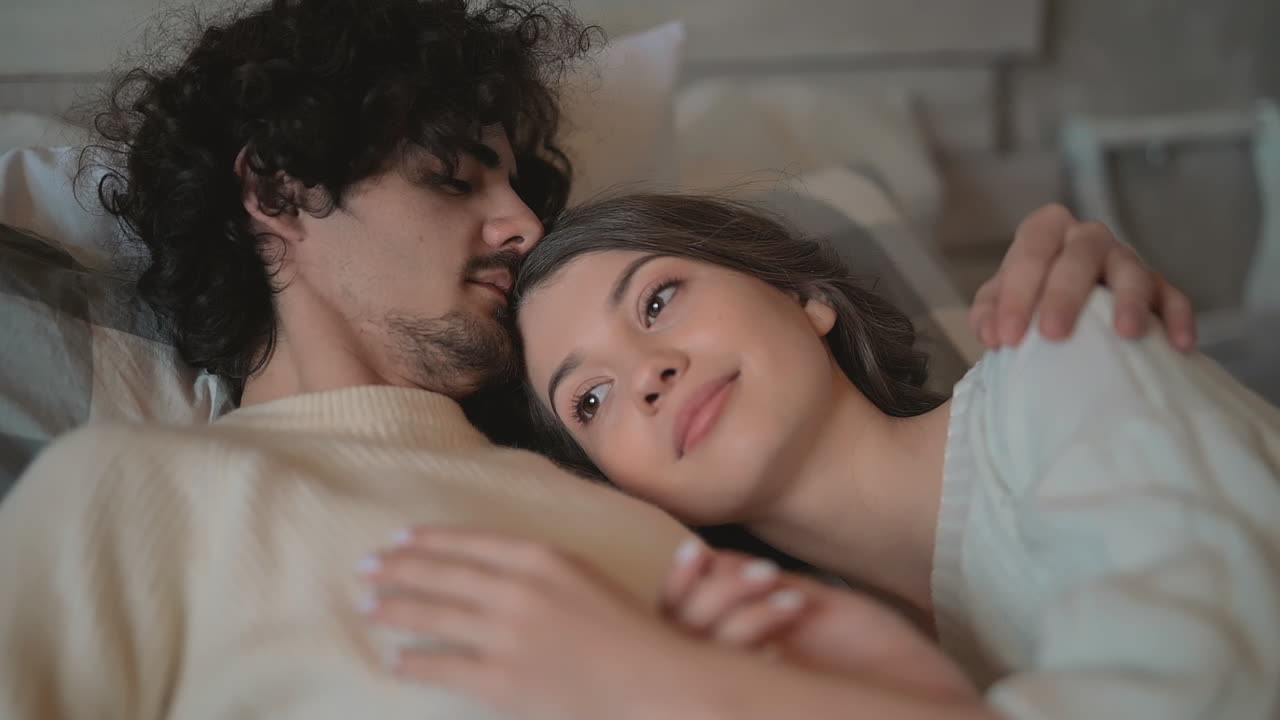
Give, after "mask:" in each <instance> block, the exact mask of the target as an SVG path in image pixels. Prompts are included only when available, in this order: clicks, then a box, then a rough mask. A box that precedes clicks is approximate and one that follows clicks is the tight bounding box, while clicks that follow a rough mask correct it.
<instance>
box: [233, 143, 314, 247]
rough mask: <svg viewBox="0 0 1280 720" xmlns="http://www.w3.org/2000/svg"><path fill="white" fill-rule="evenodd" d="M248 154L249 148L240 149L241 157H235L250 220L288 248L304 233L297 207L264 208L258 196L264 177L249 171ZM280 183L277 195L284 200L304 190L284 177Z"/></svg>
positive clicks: (278, 179) (281, 177) (292, 180)
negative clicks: (279, 239) (287, 245)
mask: <svg viewBox="0 0 1280 720" xmlns="http://www.w3.org/2000/svg"><path fill="white" fill-rule="evenodd" d="M247 150H248V148H241V150H240V153H239V154H238V155H236V161H235V173H236V176H237V177H239V178H240V201H241V202H242V203H243V204H244V209H245V210H246V211H248V213H249V218H250V219H251V220H252V222H253V223H254V224H255V225H257V226H258V227H259V228H261V229H262V230H265V231H266V232H267V233H268V234H270V235H274V236H276V237H279V238H281V239H282V240H284V241H285V242H286V243H287V244H293V243H296V242H300V241H301V240H302V239H303V237H304V235H305V232H304V229H303V225H302V219H301V217H300V216H299V213H298V205H297V203H296V202H289V203H287V204H284V206H283V207H282V208H280V209H276V210H268V209H266V208H264V207H262V203H261V201H260V200H259V194H258V189H259V187H260V186H261V183H262V177H261V176H260V175H258V174H257V173H255V172H253V170H251V169H250V168H249V161H248V159H247V157H246V151H247ZM277 181H278V182H279V183H280V186H279V188H278V190H277V192H278V193H279V194H280V195H281V196H282V197H283V198H284V199H293V198H298V197H299V196H298V194H297V191H298V190H300V189H301V188H300V187H299V186H298V182H297V181H296V180H294V179H293V178H291V177H289V176H287V175H284V174H283V173H281V174H280V176H279V177H278V178H277Z"/></svg>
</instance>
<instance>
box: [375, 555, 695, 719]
mask: <svg viewBox="0 0 1280 720" xmlns="http://www.w3.org/2000/svg"><path fill="white" fill-rule="evenodd" d="M363 569H364V572H365V573H366V575H367V577H368V579H369V580H370V581H371V582H372V583H373V585H374V588H375V592H374V593H373V594H371V595H370V596H369V598H368V601H367V602H366V603H365V605H364V607H363V610H364V611H365V612H366V613H367V615H368V617H369V618H370V619H371V620H373V621H374V622H376V623H379V624H382V625H385V626H389V627H392V628H396V629H398V630H402V631H407V632H409V633H413V634H416V635H421V636H423V637H424V639H425V638H430V640H431V641H432V642H436V643H439V647H436V648H433V649H429V650H427V649H422V648H416V649H415V648H406V649H404V650H403V651H402V652H401V653H400V654H399V655H398V657H397V658H396V660H395V662H394V670H395V671H396V672H397V673H399V674H400V675H402V676H403V677H406V678H409V679H412V680H415V681H418V682H422V683H424V684H429V685H436V686H443V687H448V688H451V689H454V690H457V691H459V692H461V693H463V694H466V695H468V696H471V697H473V698H475V699H478V700H480V701H482V702H485V703H486V704H488V705H490V706H491V707H493V708H494V709H496V710H498V711H500V712H504V713H509V714H512V715H515V716H520V717H527V718H538V719H542V718H547V719H550V718H556V719H557V720H599V719H600V718H628V717H636V718H654V717H680V716H681V712H682V711H681V710H680V709H678V708H679V707H680V705H679V703H680V702H682V701H683V700H684V698H685V696H684V695H683V694H682V693H683V691H684V689H685V688H687V687H689V686H690V683H691V678H692V676H693V674H694V673H693V672H692V671H691V670H690V669H689V668H690V667H691V666H696V665H714V663H707V662H706V661H705V660H703V659H702V657H703V655H705V654H706V653H707V652H708V651H712V652H715V649H714V648H712V647H711V646H709V645H706V644H705V643H699V642H695V641H693V640H692V639H691V638H689V637H687V636H686V635H684V634H682V633H681V632H679V631H678V630H677V629H676V628H674V627H673V626H672V625H671V624H670V623H667V622H665V621H663V620H662V619H661V618H659V617H658V615H657V614H656V613H654V612H652V611H651V610H649V609H647V608H645V607H644V606H643V605H642V604H641V603H639V602H638V601H636V600H635V599H634V598H632V597H630V596H629V595H628V594H627V593H626V592H625V591H624V590H622V589H620V588H618V587H617V586H615V584H613V583H612V582H609V581H608V579H607V578H604V577H602V576H600V575H599V574H598V573H596V572H594V571H593V570H592V569H591V568H589V567H587V566H586V565H585V564H584V563H581V562H579V561H577V560H576V559H574V558H572V557H570V556H568V555H566V554H564V553H561V552H558V551H556V550H553V549H551V548H549V547H547V546H545V545H541V544H537V543H533V542H528V541H524V540H517V539H511V538H507V537H501V536H496V535H490V534H487V533H479V532H466V531H458V530H420V531H414V532H411V533H409V534H408V535H407V536H406V537H405V538H404V539H403V542H400V543H399V544H398V546H397V547H395V548H393V549H391V550H388V551H387V552H384V553H381V554H379V555H376V556H372V557H370V558H369V559H368V560H367V561H366V563H365V567H364V568H363Z"/></svg>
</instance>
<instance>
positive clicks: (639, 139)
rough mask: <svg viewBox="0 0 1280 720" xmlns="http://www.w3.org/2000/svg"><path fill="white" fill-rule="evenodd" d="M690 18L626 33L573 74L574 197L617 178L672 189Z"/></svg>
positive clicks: (566, 132) (567, 110)
mask: <svg viewBox="0 0 1280 720" xmlns="http://www.w3.org/2000/svg"><path fill="white" fill-rule="evenodd" d="M684 41H685V31H684V25H683V24H681V23H678V22H673V23H667V24H666V25H661V26H659V27H656V28H654V29H652V30H649V31H646V32H641V33H637V34H634V35H627V36H625V37H621V38H618V39H617V40H615V41H613V42H611V43H610V44H609V45H607V46H606V47H605V48H604V49H603V50H602V51H601V52H600V53H599V54H598V55H597V56H596V57H594V58H592V59H591V61H589V62H587V63H586V64H584V65H583V66H582V67H580V68H579V69H578V71H577V72H575V73H573V74H572V75H571V76H570V77H569V78H568V79H567V81H566V83H565V86H564V89H563V92H562V93H561V98H560V100H561V106H562V108H563V109H564V125H565V126H564V129H563V131H562V133H561V137H560V140H561V144H562V147H563V148H564V150H565V153H566V154H567V155H568V156H569V159H570V160H572V161H573V164H574V168H573V169H574V181H573V190H572V192H571V194H570V198H569V202H570V204H576V203H578V202H581V201H582V200H585V199H587V198H590V197H592V196H593V195H596V194H598V193H599V192H601V191H602V190H605V189H607V188H610V187H613V186H615V185H633V186H634V185H640V184H644V185H647V186H649V187H651V188H653V189H672V188H673V187H674V186H675V182H676V143H675V127H674V103H675V84H676V81H677V79H678V78H679V75H680V66H681V62H682V59H683V55H684Z"/></svg>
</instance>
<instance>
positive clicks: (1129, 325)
mask: <svg viewBox="0 0 1280 720" xmlns="http://www.w3.org/2000/svg"><path fill="white" fill-rule="evenodd" d="M1098 282H1102V283H1103V284H1105V285H1106V286H1107V287H1109V288H1111V291H1112V293H1114V295H1115V300H1116V302H1115V307H1116V314H1115V327H1116V331H1117V332H1119V333H1120V335H1122V336H1124V337H1128V338H1134V337H1139V336H1141V335H1142V333H1143V332H1145V331H1146V328H1147V321H1148V316H1149V314H1150V313H1152V312H1154V313H1155V314H1156V316H1157V317H1159V318H1160V319H1161V320H1163V321H1164V326H1165V333H1166V335H1168V338H1169V342H1170V343H1172V344H1173V346H1174V347H1176V348H1178V349H1179V350H1182V351H1184V352H1189V351H1191V350H1194V349H1195V344H1196V327H1195V316H1194V313H1193V312H1192V308H1191V301H1190V300H1189V299H1187V296H1186V295H1184V294H1183V293H1182V291H1180V290H1178V289H1177V288H1175V287H1174V286H1172V285H1170V284H1169V282H1168V281H1167V280H1165V279H1164V276H1162V275H1161V274H1160V273H1158V272H1156V271H1155V270H1152V269H1151V268H1150V267H1148V266H1147V265H1146V263H1144V262H1143V261H1142V259H1141V258H1140V257H1138V254H1137V253H1136V252H1134V250H1133V248H1131V247H1129V246H1128V245H1124V244H1121V243H1120V242H1119V241H1118V240H1116V237H1115V235H1114V234H1112V232H1111V231H1110V230H1109V229H1107V226H1106V225H1103V224H1101V223H1096V222H1081V221H1080V220H1077V219H1076V217H1075V216H1074V215H1072V214H1071V212H1070V211H1068V210H1067V209H1066V208H1064V207H1062V206H1061V205H1047V206H1045V207H1043V208H1040V209H1039V210H1037V211H1035V212H1033V213H1031V214H1030V215H1028V216H1027V218H1026V219H1025V220H1023V221H1022V224H1021V225H1019V226H1018V230H1017V233H1016V234H1015V236H1014V239H1013V245H1012V246H1010V248H1009V252H1008V253H1006V254H1005V256H1004V261H1003V262H1002V263H1001V264H1000V270H999V271H998V272H996V275H995V277H993V278H991V279H990V280H988V281H987V282H986V283H984V284H983V285H982V287H981V288H979V289H978V292H977V294H976V295H975V296H974V300H973V309H972V310H971V311H970V313H969V324H970V326H971V327H972V328H973V330H974V332H975V333H977V335H978V337H979V338H981V340H982V342H983V344H984V345H986V346H987V347H988V348H993V349H994V348H999V347H1003V346H1007V345H1016V344H1018V343H1019V342H1021V341H1022V338H1023V336H1024V335H1026V332H1027V328H1028V327H1029V326H1030V323H1031V316H1032V314H1033V313H1034V312H1035V311H1036V310H1037V309H1038V310H1039V312H1040V332H1041V334H1043V335H1044V336H1045V337H1047V338H1050V339H1054V340H1061V339H1065V338H1067V337H1068V336H1069V335H1070V334H1071V331H1072V329H1073V328H1074V327H1075V322H1076V319H1077V318H1078V317H1079V315H1080V312H1081V310H1083V308H1084V304H1085V301H1086V300H1087V299H1088V297H1089V293H1090V292H1091V291H1092V290H1093V288H1094V287H1095V286H1096V285H1097V284H1098Z"/></svg>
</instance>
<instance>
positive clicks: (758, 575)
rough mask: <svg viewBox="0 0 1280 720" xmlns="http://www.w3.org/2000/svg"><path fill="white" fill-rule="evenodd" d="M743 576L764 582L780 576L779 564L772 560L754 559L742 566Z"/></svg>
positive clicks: (752, 580)
mask: <svg viewBox="0 0 1280 720" xmlns="http://www.w3.org/2000/svg"><path fill="white" fill-rule="evenodd" d="M742 577H743V578H745V579H747V580H750V581H751V582H764V581H766V580H772V579H774V578H776V577H778V566H777V565H776V564H775V563H774V562H773V561H772V560H752V561H751V562H749V563H747V564H746V565H743V566H742Z"/></svg>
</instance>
